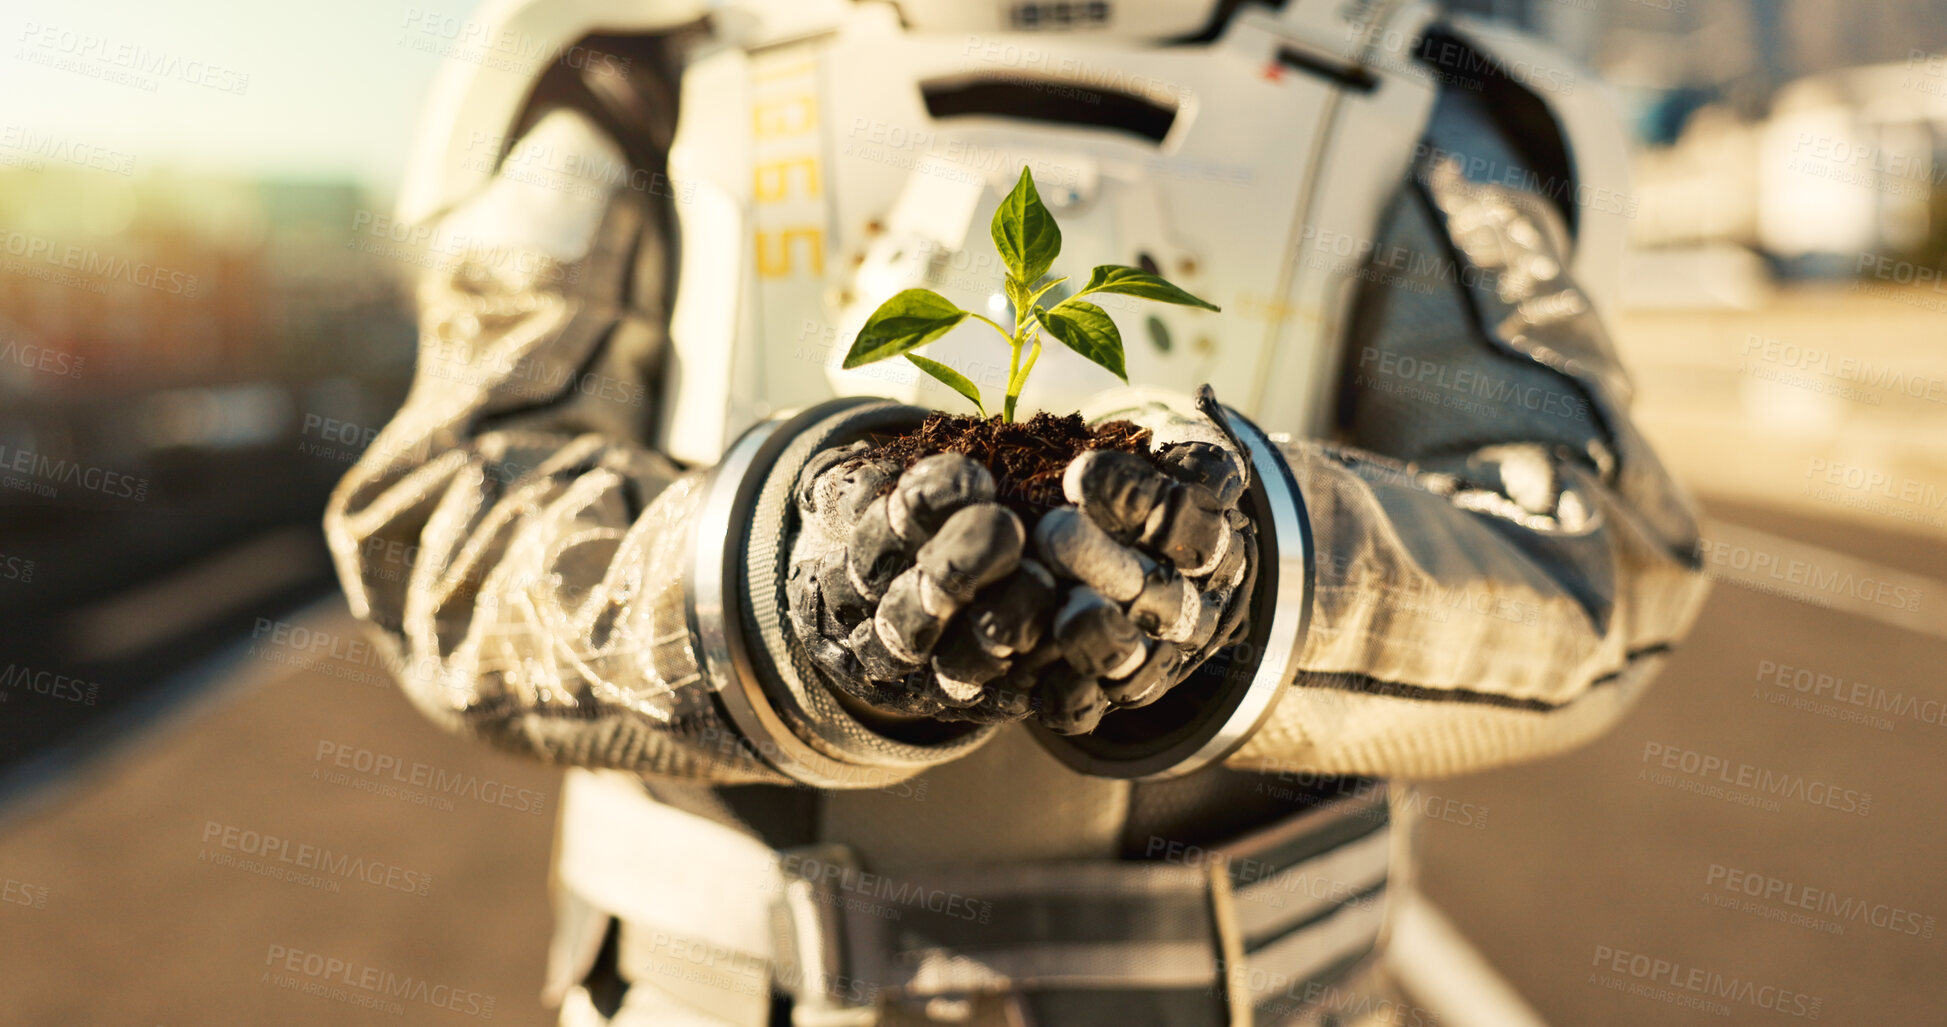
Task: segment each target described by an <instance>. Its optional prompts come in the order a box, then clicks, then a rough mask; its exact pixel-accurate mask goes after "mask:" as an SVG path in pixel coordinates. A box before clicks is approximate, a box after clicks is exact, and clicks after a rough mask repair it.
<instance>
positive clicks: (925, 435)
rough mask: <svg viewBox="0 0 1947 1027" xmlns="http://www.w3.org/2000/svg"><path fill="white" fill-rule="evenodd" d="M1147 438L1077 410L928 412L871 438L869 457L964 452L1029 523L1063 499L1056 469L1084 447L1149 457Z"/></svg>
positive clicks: (907, 460) (903, 461)
mask: <svg viewBox="0 0 1947 1027" xmlns="http://www.w3.org/2000/svg"><path fill="white" fill-rule="evenodd" d="M1149 438H1150V433H1149V429H1147V428H1138V427H1136V426H1135V425H1133V424H1130V423H1129V422H1128V421H1108V422H1105V423H1103V424H1100V425H1097V426H1095V427H1094V428H1090V427H1089V426H1088V425H1087V424H1084V423H1083V422H1082V418H1081V415H1080V414H1068V415H1066V416H1062V417H1056V416H1055V415H1053V414H1049V413H1045V412H1044V413H1038V414H1035V415H1034V416H1033V417H1032V418H1030V419H1028V420H1026V421H1016V422H1014V423H1011V424H1009V423H1004V422H1003V421H1002V420H1001V419H1000V417H999V415H996V416H993V417H989V418H987V419H985V420H982V419H980V418H977V417H958V416H954V415H950V414H928V415H927V417H926V420H925V421H924V422H922V423H921V424H920V426H919V427H918V428H917V429H915V430H913V431H911V432H908V433H906V434H903V435H893V436H887V437H884V438H881V439H877V440H875V441H877V442H878V445H877V446H876V447H874V449H873V456H875V457H877V458H880V459H890V460H896V461H899V463H900V465H901V466H902V467H911V466H912V465H913V464H914V463H916V462H918V461H919V460H920V459H921V458H922V457H928V456H932V455H933V454H935V453H964V454H966V455H967V456H970V457H972V458H974V459H975V460H978V461H980V462H981V463H983V464H985V465H987V469H988V470H990V471H992V472H993V473H994V482H995V484H996V485H998V486H999V499H1000V501H1001V502H1002V503H1005V504H1007V506H1008V507H1009V508H1011V509H1013V511H1014V512H1015V513H1016V514H1019V515H1021V517H1022V518H1024V519H1026V520H1029V521H1032V519H1033V518H1035V517H1038V516H1039V515H1040V514H1041V513H1042V512H1043V511H1046V510H1048V509H1050V508H1052V507H1057V506H1061V505H1063V504H1064V503H1066V502H1067V500H1066V499H1065V498H1063V497H1062V494H1061V476H1062V472H1063V471H1065V470H1067V469H1068V464H1069V462H1070V461H1072V460H1074V459H1075V458H1076V457H1077V456H1080V455H1081V454H1082V452H1083V451H1084V450H1090V449H1113V450H1119V451H1121V452H1124V453H1135V454H1137V455H1138V456H1142V457H1145V458H1148V459H1152V460H1153V459H1154V458H1155V453H1154V452H1153V451H1152V450H1151V449H1150V447H1149Z"/></svg>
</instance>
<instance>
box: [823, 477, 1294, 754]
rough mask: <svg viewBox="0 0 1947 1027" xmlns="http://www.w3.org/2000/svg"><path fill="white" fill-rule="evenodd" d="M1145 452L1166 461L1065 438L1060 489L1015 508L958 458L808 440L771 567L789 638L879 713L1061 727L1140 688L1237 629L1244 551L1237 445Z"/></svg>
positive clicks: (1181, 670) (1203, 654)
mask: <svg viewBox="0 0 1947 1027" xmlns="http://www.w3.org/2000/svg"><path fill="white" fill-rule="evenodd" d="M1160 456H1161V460H1160V462H1161V463H1162V465H1163V466H1164V468H1165V471H1167V473H1164V472H1162V471H1158V470H1157V469H1156V467H1155V466H1153V465H1152V464H1151V463H1150V462H1149V461H1147V460H1145V459H1143V458H1141V457H1137V456H1133V455H1130V454H1126V453H1117V452H1106V451H1097V450H1091V451H1089V452H1086V453H1083V454H1082V455H1081V456H1079V457H1077V458H1076V459H1075V460H1074V461H1073V462H1071V463H1070V465H1069V466H1068V468H1067V471H1066V473H1065V475H1064V477H1063V480H1062V485H1063V493H1064V496H1065V497H1066V498H1067V499H1068V500H1069V501H1070V503H1072V504H1074V505H1071V506H1062V507H1057V508H1055V509H1053V510H1048V511H1046V512H1043V513H1041V514H1040V516H1039V517H1038V519H1035V520H1034V522H1033V523H1032V524H1024V523H1023V521H1022V519H1021V517H1020V515H1018V514H1017V513H1016V512H1015V510H1013V509H1010V508H1009V507H1008V506H1005V505H1002V504H1001V503H998V502H996V501H995V483H994V479H993V476H992V475H991V474H990V473H988V471H987V469H986V468H985V467H983V466H981V465H980V464H979V463H976V462H975V461H973V460H971V459H969V458H967V457H964V456H960V455H958V454H942V455H936V456H929V457H926V458H924V459H921V460H919V461H917V462H915V463H914V464H913V465H912V467H910V468H908V469H906V470H904V471H903V472H902V471H901V470H900V468H899V467H898V466H897V465H892V464H887V463H883V462H878V461H875V460H873V458H872V451H871V450H870V449H868V448H867V447H866V446H865V445H864V444H863V443H861V444H855V445H853V446H850V447H845V448H841V449H834V450H830V451H827V452H825V453H821V454H819V456H818V457H816V458H814V459H813V460H812V461H811V462H810V463H809V464H808V465H807V466H806V467H805V469H804V471H803V472H802V474H801V475H800V477H799V482H798V489H797V494H796V498H797V505H798V512H799V514H800V517H801V521H802V528H801V531H800V534H799V537H798V539H797V540H796V542H795V543H794V545H793V548H792V563H791V571H790V576H789V579H788V582H787V593H788V597H789V600H790V611H791V620H792V626H793V628H794V630H795V632H796V635H797V637H798V639H799V641H800V643H801V644H803V646H804V647H805V651H806V653H807V654H808V655H809V656H810V657H811V659H812V660H813V661H814V662H816V663H817V664H818V666H819V667H820V668H821V669H822V670H823V671H824V672H825V674H826V676H827V677H828V678H829V679H830V681H831V683H832V685H833V686H834V687H836V688H838V689H839V690H840V691H842V692H844V693H846V694H848V695H851V696H853V697H854V698H856V699H858V700H860V701H862V702H864V703H866V704H868V705H870V706H872V707H874V708H877V709H882V710H887V711H891V712H896V713H903V714H917V715H924V716H931V717H935V718H937V719H942V720H970V721H977V722H996V721H1004V720H1017V719H1021V718H1023V717H1026V716H1028V715H1030V714H1035V715H1038V716H1039V718H1040V719H1041V721H1042V722H1043V723H1044V724H1046V725H1047V726H1048V727H1049V728H1051V729H1053V730H1055V731H1059V732H1062V733H1069V734H1076V733H1082V732H1086V731H1090V730H1092V729H1094V727H1095V726H1096V724H1097V723H1099V722H1100V721H1101V718H1102V716H1103V714H1104V713H1106V712H1107V711H1108V710H1109V709H1110V708H1112V707H1116V706H1130V707H1133V706H1142V705H1145V704H1147V703H1150V702H1153V701H1155V700H1156V699H1157V698H1159V697H1161V696H1162V695H1163V694H1164V693H1166V692H1167V691H1168V690H1169V689H1170V688H1171V687H1172V686H1174V685H1175V684H1176V683H1178V682H1179V681H1181V680H1183V679H1184V678H1185V677H1187V676H1188V675H1189V673H1190V672H1191V671H1192V670H1194V669H1195V668H1196V667H1197V666H1198V665H1199V664H1201V663H1202V661H1203V660H1204V659H1205V658H1207V657H1208V656H1209V654H1210V653H1211V652H1213V651H1214V650H1215V649H1216V648H1218V647H1220V646H1221V645H1222V644H1224V643H1225V642H1227V641H1229V640H1230V639H1231V638H1232V637H1233V636H1234V635H1235V634H1236V632H1237V631H1238V630H1239V628H1240V626H1241V624H1240V622H1241V621H1242V613H1243V608H1244V606H1245V605H1246V604H1245V603H1244V602H1242V601H1235V602H1234V601H1233V599H1235V598H1237V597H1239V596H1240V595H1241V596H1244V597H1248V594H1249V587H1248V586H1249V581H1250V579H1251V578H1252V577H1253V576H1254V575H1253V571H1254V566H1255V558H1256V557H1255V554H1256V537H1255V534H1254V532H1253V531H1252V529H1251V526H1250V523H1249V521H1248V520H1247V519H1246V518H1245V517H1244V515H1243V514H1242V513H1241V512H1239V511H1238V510H1237V503H1238V500H1239V499H1240V497H1241V496H1242V495H1243V492H1244V485H1245V482H1244V478H1243V473H1242V468H1241V464H1240V463H1239V460H1238V458H1237V456H1236V455H1235V454H1233V453H1232V452H1231V451H1230V450H1229V449H1227V448H1225V447H1223V446H1219V445H1215V444H1212V443H1207V442H1183V443H1177V444H1175V445H1172V446H1169V447H1166V448H1165V449H1164V450H1163V451H1162V452H1161V454H1160Z"/></svg>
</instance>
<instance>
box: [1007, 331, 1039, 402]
mask: <svg viewBox="0 0 1947 1027" xmlns="http://www.w3.org/2000/svg"><path fill="white" fill-rule="evenodd" d="M1040 359H1041V337H1040V336H1039V335H1037V336H1035V337H1034V348H1033V349H1030V350H1028V362H1027V363H1025V364H1022V365H1021V375H1020V377H1018V378H1013V379H1011V380H1010V381H1009V383H1008V399H1009V401H1010V402H1012V401H1013V400H1014V399H1016V398H1018V397H1019V396H1020V395H1021V390H1022V389H1024V388H1027V385H1028V375H1029V374H1032V373H1033V372H1034V362H1035V361H1037V360H1040Z"/></svg>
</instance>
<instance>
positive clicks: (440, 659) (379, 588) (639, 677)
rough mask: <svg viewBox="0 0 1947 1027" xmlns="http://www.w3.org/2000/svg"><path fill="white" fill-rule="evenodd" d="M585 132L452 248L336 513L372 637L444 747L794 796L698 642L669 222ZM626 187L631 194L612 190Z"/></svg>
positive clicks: (649, 194) (481, 209)
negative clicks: (752, 737) (725, 694)
mask: <svg viewBox="0 0 1947 1027" xmlns="http://www.w3.org/2000/svg"><path fill="white" fill-rule="evenodd" d="M613 138H614V137H613V136H612V135H611V134H610V133H608V132H606V131H605V130H604V129H603V127H602V126H601V124H600V122H599V120H598V119H597V118H595V117H592V116H591V115H590V114H588V113H586V112H584V111H581V110H577V109H574V108H572V107H560V108H557V109H554V110H552V111H549V112H546V113H545V114H544V115H543V116H540V117H538V119H536V120H535V121H534V122H533V124H532V127H531V128H530V129H529V130H528V131H527V132H526V133H525V135H524V136H523V137H522V139H521V141H520V142H519V143H517V144H516V145H515V146H514V147H512V148H511V150H510V152H509V153H510V155H509V158H508V159H507V160H505V161H501V162H500V163H499V164H498V169H497V172H496V175H495V177H494V178H493V180H492V182H491V184H490V185H488V186H487V187H485V188H484V190H483V191H481V192H480V193H478V194H476V195H475V196H473V197H472V198H471V199H469V200H468V201H466V202H465V203H463V204H462V205H460V206H459V207H458V208H456V209H455V210H453V211H452V212H451V213H449V214H448V215H447V216H445V217H444V218H443V219H441V220H440V221H439V222H438V223H437V224H436V225H435V226H433V227H432V230H431V233H430V236H429V238H427V239H426V240H425V241H426V249H427V250H428V253H427V254H426V259H425V261H424V264H425V272H424V274H423V276H422V280H421V283H420V286H419V294H418V303H419V310H420V324H419V331H420V351H419V363H418V367H417V370H416V375H415V379H414V382H413V385H412V389H411V392H410V394H409V396H408V398H407V400H406V402H405V404H404V406H403V408H402V409H401V410H400V411H399V412H398V414H397V415H396V417H395V419H394V420H393V421H392V423H391V424H390V425H388V426H387V427H386V429H385V430H384V432H383V433H381V434H380V435H379V436H378V438H377V439H376V441H374V443H373V444H372V445H371V446H370V447H369V448H368V449H367V451H366V452H365V454H364V455H363V457H362V459H361V460H360V461H359V462H358V464H357V465H356V466H355V467H354V468H353V469H352V471H351V472H350V473H349V474H348V475H347V476H346V477H345V479H344V481H343V482H341V483H340V485H339V487H338V489H337V491H336V492H335V494H334V495H333V497H332V499H331V503H330V506H329V508H328V511H327V514H326V518H325V527H326V533H327V536H328V538H329V541H330V544H331V547H332V551H333V555H334V558H335V560H336V562H337V566H338V570H339V574H340V577H341V578H342V580H343V582H344V586H345V593H346V596H347V598H348V600H349V602H350V605H351V609H352V611H353V613H354V614H355V615H357V616H358V617H360V618H361V619H363V620H365V621H368V622H370V624H371V625H372V626H373V627H375V628H376V629H377V630H378V632H379V634H380V636H381V637H382V639H383V641H384V643H385V645H386V647H387V650H388V651H389V653H390V655H391V656H392V657H393V658H394V660H395V661H396V664H397V676H398V679H399V682H400V685H401V687H402V689H403V690H404V691H405V693H406V695H407V696H408V697H409V698H410V699H411V700H412V702H413V703H414V704H415V705H416V706H418V707H419V708H420V709H421V710H422V711H424V712H425V713H427V714H428V715H429V716H431V717H432V718H433V719H434V720H435V721H437V722H439V723H440V724H442V725H443V726H446V727H448V728H450V729H452V730H455V731H460V732H464V733H467V734H471V735H475V736H478V737H481V738H484V739H487V740H488V741H491V742H493V743H495V744H496V745H499V746H502V747H505V748H508V749H512V750H515V751H518V752H523V753H527V754H531V755H534V756H538V757H540V758H542V759H546V760H549V761H552V762H559V763H571V764H577V765H581V766H591V767H614V768H623V769H629V770H636V771H642V772H650V773H657V774H665V775H672V776H677V777H687V778H694V779H704V780H710V781H716V782H748V781H773V782H774V781H782V780H784V778H782V777H781V776H780V775H779V774H778V773H777V772H776V771H774V770H773V769H771V768H770V767H769V766H768V765H766V764H765V763H764V762H763V761H762V760H761V759H759V758H758V757H757V756H756V754H754V753H752V752H751V751H750V749H749V748H748V747H747V746H746V745H744V744H743V743H742V741H741V739H740V736H739V735H738V734H737V733H736V732H735V731H734V730H732V729H730V728H729V727H728V726H727V725H726V723H725V722H724V721H723V720H722V719H721V718H720V715H719V714H718V712H717V711H716V709H715V707H714V705H713V702H712V697H711V695H710V692H709V690H708V689H707V688H705V687H703V686H702V682H701V680H700V676H699V673H698V666H697V662H696V658H695V655H694V650H693V647H692V645H691V638H690V634H689V627H688V625H687V623H686V621H685V619H684V603H683V595H682V581H681V579H682V574H681V568H682V564H683V560H682V556H683V553H684V551H685V548H686V547H687V546H688V545H689V543H690V541H691V525H692V524H693V523H694V521H695V513H696V507H697V503H698V499H699V496H700V491H699V489H698V475H697V474H696V473H685V471H684V470H683V469H681V468H679V467H677V466H676V465H675V464H673V463H672V462H671V461H670V460H668V459H666V458H664V457H663V456H661V455H659V454H658V453H656V452H655V451H654V450H653V449H652V448H651V447H650V446H649V445H648V442H647V434H648V431H649V429H648V426H649V425H650V424H652V423H653V420H654V419H653V417H652V416H651V415H652V413H653V411H652V409H651V406H652V404H653V402H654V400H655V397H656V396H657V395H658V393H657V392H656V391H655V390H654V388H653V386H654V383H655V382H656V381H657V379H658V376H659V374H660V366H659V364H660V361H661V360H662V359H663V358H664V357H663V355H664V351H665V348H666V347H665V346H664V341H665V340H664V331H665V325H666V312H665V309H664V306H665V302H666V298H667V297H666V292H667V288H666V282H667V278H668V275H667V270H668V262H669V260H670V256H669V253H670V247H669V245H668V240H669V238H670V237H671V235H672V232H671V230H670V225H671V223H672V218H671V215H670V210H671V205H670V199H669V197H666V196H662V195H659V194H658V193H657V192H655V191H653V190H647V189H640V188H635V187H634V183H638V182H643V181H663V179H660V178H654V179H651V178H648V177H647V176H642V175H627V174H624V175H616V174H613V173H610V172H612V169H614V168H615V167H618V166H621V167H627V166H628V165H627V164H626V163H624V162H625V161H626V160H627V158H626V157H625V155H624V152H623V150H622V149H621V148H620V147H619V146H617V145H616V143H615V142H614V141H613ZM603 169H610V171H604V170H603Z"/></svg>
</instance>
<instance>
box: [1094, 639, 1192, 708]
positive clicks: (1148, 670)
mask: <svg viewBox="0 0 1947 1027" xmlns="http://www.w3.org/2000/svg"><path fill="white" fill-rule="evenodd" d="M1182 664H1183V653H1182V651H1181V650H1179V649H1177V648H1176V647H1175V646H1173V645H1153V646H1151V647H1150V650H1149V658H1148V659H1146V660H1144V661H1143V665H1142V667H1141V668H1140V669H1138V670H1137V671H1136V672H1135V673H1134V674H1131V675H1129V676H1128V677H1126V678H1123V679H1122V680H1120V681H1103V682H1101V688H1102V694H1103V695H1105V696H1107V697H1108V699H1109V702H1111V703H1113V704H1115V706H1116V708H1117V709H1136V708H1137V707H1141V706H1147V705H1149V704H1150V703H1153V702H1155V701H1156V700H1158V699H1160V698H1162V697H1163V695H1164V693H1166V692H1168V691H1169V690H1170V686H1171V685H1172V684H1174V683H1175V677H1176V669H1177V668H1178V667H1179V666H1182Z"/></svg>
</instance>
